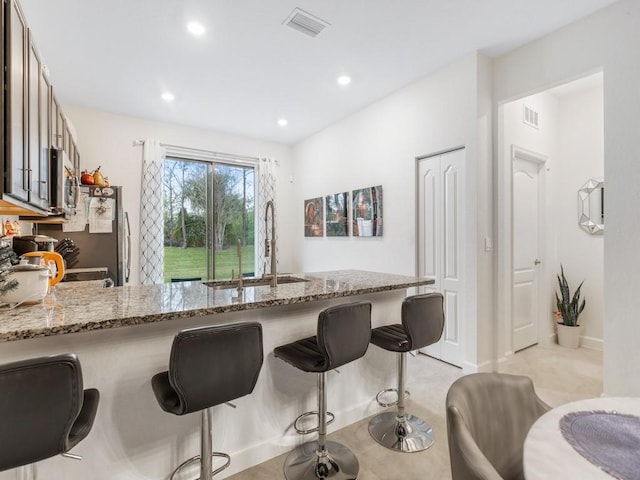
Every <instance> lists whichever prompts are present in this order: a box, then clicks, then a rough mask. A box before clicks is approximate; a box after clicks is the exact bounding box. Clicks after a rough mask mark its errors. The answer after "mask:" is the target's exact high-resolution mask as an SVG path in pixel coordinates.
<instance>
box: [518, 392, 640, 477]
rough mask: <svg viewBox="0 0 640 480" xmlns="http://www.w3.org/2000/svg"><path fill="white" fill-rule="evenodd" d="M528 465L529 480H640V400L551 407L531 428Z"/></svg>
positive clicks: (526, 456)
mask: <svg viewBox="0 0 640 480" xmlns="http://www.w3.org/2000/svg"><path fill="white" fill-rule="evenodd" d="M523 463H524V476H525V479H526V480H550V479H562V480H570V479H576V480H599V479H603V480H606V479H609V480H610V479H612V478H616V479H621V480H640V398H639V397H599V398H590V399H585V400H578V401H575V402H570V403H566V404H564V405H560V406H558V407H555V408H552V409H551V410H549V411H548V412H546V413H545V414H544V415H542V416H541V417H540V418H539V419H538V420H537V421H536V422H535V423H534V424H533V426H532V427H531V429H530V430H529V433H528V434H527V437H526V440H525V443H524V455H523Z"/></svg>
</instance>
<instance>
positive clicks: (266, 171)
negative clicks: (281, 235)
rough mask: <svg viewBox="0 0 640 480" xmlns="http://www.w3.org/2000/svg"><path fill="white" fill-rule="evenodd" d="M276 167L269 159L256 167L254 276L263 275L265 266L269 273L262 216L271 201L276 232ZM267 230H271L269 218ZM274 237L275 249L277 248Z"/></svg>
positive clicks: (276, 163) (263, 160)
mask: <svg viewBox="0 0 640 480" xmlns="http://www.w3.org/2000/svg"><path fill="white" fill-rule="evenodd" d="M277 165H278V162H277V160H273V159H271V158H261V159H260V163H259V165H258V175H259V184H258V212H257V213H256V222H258V245H257V248H258V262H257V263H258V268H257V271H256V274H258V275H260V274H263V273H264V269H265V266H266V268H267V271H269V268H270V265H269V258H268V257H265V247H264V243H265V239H266V238H267V230H265V222H264V214H265V209H266V206H267V202H268V201H269V200H273V203H274V205H275V208H274V211H275V218H274V220H275V225H276V231H277V221H278V205H277V204H276V167H277ZM268 227H269V229H271V218H269V224H268ZM269 239H271V231H270V230H269ZM277 239H278V236H277V235H276V247H277ZM277 258H278V251H277V248H276V259H277ZM276 263H277V261H276Z"/></svg>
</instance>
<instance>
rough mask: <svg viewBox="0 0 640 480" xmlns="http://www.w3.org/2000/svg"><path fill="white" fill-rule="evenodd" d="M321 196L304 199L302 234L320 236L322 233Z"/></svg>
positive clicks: (322, 212) (322, 206) (322, 208)
mask: <svg viewBox="0 0 640 480" xmlns="http://www.w3.org/2000/svg"><path fill="white" fill-rule="evenodd" d="M322 200H323V199H322V197H318V198H311V199H309V200H305V201H304V236H305V237H322V236H323V235H324V222H323V218H324V205H323V201H322Z"/></svg>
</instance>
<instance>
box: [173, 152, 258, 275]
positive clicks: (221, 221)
mask: <svg viewBox="0 0 640 480" xmlns="http://www.w3.org/2000/svg"><path fill="white" fill-rule="evenodd" d="M254 173H255V169H254V166H253V165H244V164H235V163H234V164H230V163H223V162H216V161H201V160H191V159H187V158H177V157H167V158H166V160H165V163H164V281H165V282H169V281H182V280H192V279H202V280H214V279H224V278H231V276H232V273H234V274H235V275H236V276H237V275H238V270H239V269H238V255H237V245H238V242H240V245H241V249H242V273H243V275H244V276H252V275H253V274H254V272H255V197H256V196H255V182H254V179H255V174H254Z"/></svg>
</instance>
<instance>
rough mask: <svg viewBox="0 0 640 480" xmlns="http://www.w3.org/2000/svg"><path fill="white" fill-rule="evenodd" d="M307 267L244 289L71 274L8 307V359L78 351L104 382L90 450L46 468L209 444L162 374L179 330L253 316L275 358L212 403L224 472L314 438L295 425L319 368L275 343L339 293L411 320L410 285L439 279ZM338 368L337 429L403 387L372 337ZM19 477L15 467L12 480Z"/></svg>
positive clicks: (124, 472) (155, 471)
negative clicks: (284, 357)
mask: <svg viewBox="0 0 640 480" xmlns="http://www.w3.org/2000/svg"><path fill="white" fill-rule="evenodd" d="M295 277H297V278H300V279H302V280H305V281H300V282H295V283H283V284H279V285H278V286H277V287H276V288H271V287H269V286H268V285H267V286H247V285H246V284H245V286H244V290H243V291H242V294H239V292H238V291H237V289H236V288H234V287H231V288H220V287H217V288H212V287H209V286H206V285H204V284H202V283H201V282H184V283H170V284H163V285H153V286H127V287H115V288H100V287H99V286H97V285H95V284H92V283H89V284H87V285H84V286H83V285H82V284H81V283H79V282H78V283H73V282H69V283H67V284H59V286H58V288H56V291H55V294H54V295H49V296H48V297H47V298H46V299H45V301H44V302H43V303H42V304H38V305H33V306H23V307H18V308H15V309H12V310H4V311H0V342H2V343H1V345H0V362H2V363H5V362H9V361H13V360H18V359H23V358H29V357H35V356H42V355H51V354H56V353H62V352H73V353H76V354H77V355H78V357H79V359H80V361H81V363H82V367H83V374H84V385H85V388H89V387H94V388H98V389H99V390H100V394H101V402H100V406H99V409H98V415H97V418H96V423H95V425H94V428H93V430H92V432H91V433H90V434H89V436H88V437H87V438H86V439H85V441H83V442H82V443H81V444H80V445H78V447H77V448H76V449H74V453H78V454H80V455H82V456H83V457H84V459H83V460H82V461H81V462H75V461H72V460H69V459H64V458H62V457H56V458H52V459H49V460H45V461H43V462H41V463H39V464H38V469H39V471H40V472H44V473H42V475H43V476H48V477H51V478H65V479H69V480H73V479H76V478H77V479H80V478H92V479H94V480H102V479H104V480H106V479H113V478H118V479H121V480H134V479H144V478H165V477H166V476H168V474H169V472H171V471H172V470H173V468H175V466H177V463H179V459H181V458H184V457H187V456H190V454H192V453H194V454H195V452H197V451H198V442H199V423H198V422H199V417H198V416H197V415H192V416H188V417H186V418H173V417H171V416H167V415H166V414H165V413H164V412H162V411H161V410H160V408H159V407H158V405H157V402H156V401H155V399H154V397H153V393H152V391H151V386H150V380H151V377H152V376H153V375H154V374H155V373H157V372H159V371H161V370H166V368H167V365H168V361H169V352H170V348H171V342H172V340H173V336H174V335H175V333H177V332H178V331H179V330H181V329H184V328H190V327H197V326H202V325H212V324H222V323H234V322H242V321H258V322H260V323H261V324H262V326H263V337H264V356H265V360H264V364H263V368H262V371H261V373H260V377H259V379H258V383H257V385H256V388H255V390H254V392H253V393H252V394H251V395H248V396H246V397H243V398H241V399H239V400H238V401H236V402H234V403H235V404H236V405H237V408H235V409H234V408H230V407H227V406H224V405H223V406H219V407H216V408H214V409H213V410H212V415H213V432H214V434H213V447H214V450H216V451H224V452H227V453H229V454H230V455H231V457H232V463H231V467H230V468H229V469H227V470H225V472H224V474H221V475H220V478H224V477H225V476H228V475H231V474H233V473H236V472H238V471H241V470H244V469H245V468H248V467H250V466H252V465H255V464H257V463H260V462H262V461H264V460H266V459H268V458H271V457H273V456H276V455H278V454H281V453H284V452H286V451H288V450H290V449H291V447H292V446H293V445H295V444H300V443H302V442H303V441H305V440H308V438H307V437H303V436H300V435H297V434H296V433H295V432H294V431H293V429H292V428H291V423H292V422H293V420H294V419H295V417H296V416H297V415H299V414H300V413H301V412H303V411H308V410H313V409H315V402H316V395H315V377H314V376H312V375H305V374H304V373H302V372H300V371H298V370H296V369H294V368H292V367H290V366H288V365H286V364H285V363H284V362H282V361H281V360H278V359H275V357H274V356H273V349H274V348H275V347H276V346H278V345H281V344H283V343H287V342H290V341H293V340H296V339H299V338H302V337H304V336H309V335H314V334H315V332H316V323H317V318H318V313H319V312H320V310H322V309H324V308H326V307H328V306H331V305H336V304H339V303H345V302H351V301H369V302H371V303H372V306H373V308H372V326H373V327H377V326H380V325H384V324H389V323H395V322H399V320H400V305H401V302H402V300H403V299H404V297H405V296H406V295H407V289H408V288H411V287H417V286H421V285H427V284H430V283H432V281H430V280H427V279H424V278H416V277H409V276H400V275H390V274H383V273H373V272H365V271H355V270H347V271H338V272H322V273H309V274H296V275H295ZM238 355H242V352H238ZM212 368H215V366H212ZM206 374H207V372H206V371H203V372H202V375H206ZM330 375H332V376H333V375H336V377H335V379H334V378H332V379H331V382H332V388H331V393H330V397H329V407H330V409H331V410H332V411H333V412H334V413H335V414H336V421H335V422H334V424H333V425H332V426H331V428H330V431H334V430H336V429H339V428H341V427H343V426H346V425H348V424H350V423H353V422H354V421H357V420H359V419H361V418H364V417H366V416H368V415H371V414H373V413H375V412H376V411H377V410H378V409H379V407H378V406H377V404H376V402H375V393H376V392H378V391H379V390H381V389H382V388H387V387H389V386H391V385H393V383H394V379H395V365H394V364H393V362H389V359H388V355H385V352H383V351H382V350H380V349H376V348H374V347H372V348H369V350H368V351H367V354H366V355H365V357H363V358H362V359H360V360H359V361H357V362H353V364H350V365H347V366H345V367H343V368H341V369H340V375H337V374H335V373H331V374H330ZM12 475H13V474H12V473H11V472H3V473H2V474H0V480H8V479H9V478H13V476H12Z"/></svg>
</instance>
